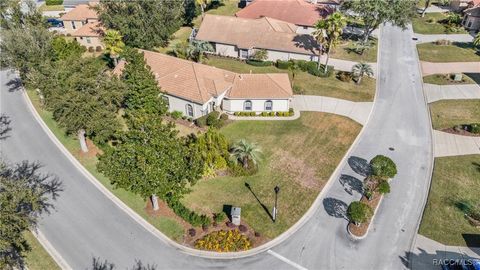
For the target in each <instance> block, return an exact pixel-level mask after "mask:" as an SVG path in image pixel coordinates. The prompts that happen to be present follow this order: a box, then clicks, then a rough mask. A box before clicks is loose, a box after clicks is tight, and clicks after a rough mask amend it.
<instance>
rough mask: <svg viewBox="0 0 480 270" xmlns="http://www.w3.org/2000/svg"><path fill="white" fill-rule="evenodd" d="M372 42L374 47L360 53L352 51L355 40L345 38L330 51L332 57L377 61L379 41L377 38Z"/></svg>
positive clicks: (356, 60) (358, 60) (357, 60)
mask: <svg viewBox="0 0 480 270" xmlns="http://www.w3.org/2000/svg"><path fill="white" fill-rule="evenodd" d="M371 42H372V43H373V45H372V47H371V48H370V49H369V50H366V51H365V52H364V53H363V54H362V55H360V54H358V53H356V52H354V51H352V48H354V41H353V40H343V41H341V42H340V44H339V45H338V46H337V47H336V48H335V49H334V51H332V53H330V57H332V58H336V59H342V60H350V61H355V62H377V49H378V42H377V40H376V39H374V40H371Z"/></svg>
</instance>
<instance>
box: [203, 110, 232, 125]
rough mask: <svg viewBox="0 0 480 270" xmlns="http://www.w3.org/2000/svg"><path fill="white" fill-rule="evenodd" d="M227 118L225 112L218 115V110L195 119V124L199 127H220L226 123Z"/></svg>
mask: <svg viewBox="0 0 480 270" xmlns="http://www.w3.org/2000/svg"><path fill="white" fill-rule="evenodd" d="M227 120H228V115H226V114H222V115H220V112H218V111H213V112H211V113H209V114H207V115H204V116H202V117H199V118H197V119H196V120H195V124H196V125H197V126H199V127H205V126H209V127H215V128H221V127H223V126H224V125H225V124H226V122H227Z"/></svg>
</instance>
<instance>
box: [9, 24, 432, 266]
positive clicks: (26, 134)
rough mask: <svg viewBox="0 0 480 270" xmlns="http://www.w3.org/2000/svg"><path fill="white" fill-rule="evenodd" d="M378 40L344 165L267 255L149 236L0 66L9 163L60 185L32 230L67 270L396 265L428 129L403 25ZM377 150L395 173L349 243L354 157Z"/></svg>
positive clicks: (425, 169)
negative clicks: (373, 214) (213, 254)
mask: <svg viewBox="0 0 480 270" xmlns="http://www.w3.org/2000/svg"><path fill="white" fill-rule="evenodd" d="M381 36H382V41H381V49H380V53H381V57H380V63H379V66H381V67H382V69H381V70H380V73H379V77H378V98H377V100H376V104H375V106H374V109H373V116H372V118H371V121H370V122H369V123H368V124H367V126H366V130H365V133H364V134H363V136H362V137H361V139H360V140H359V144H358V145H357V146H356V147H355V148H354V150H353V156H352V157H351V158H350V159H349V162H348V164H347V163H344V164H341V166H342V170H341V171H339V174H338V175H335V179H334V180H335V181H334V182H333V184H332V185H331V186H330V187H329V188H328V189H327V190H326V192H325V193H324V194H325V196H324V197H322V198H320V199H319V201H318V202H319V204H318V208H316V210H315V212H314V214H313V216H312V217H311V218H310V219H309V220H308V221H307V222H306V223H305V224H304V225H303V226H302V227H301V228H300V230H299V231H297V232H296V233H294V234H293V235H292V236H291V237H289V238H288V239H287V240H286V241H284V242H282V243H281V244H280V245H278V246H276V247H274V248H273V251H274V253H271V252H264V253H261V254H258V255H255V256H252V257H248V258H243V259H235V260H229V261H225V260H212V259H203V258H196V257H188V256H187V255H185V254H184V253H182V252H179V251H178V250H175V249H174V248H172V247H170V246H168V245H166V244H165V243H163V242H162V241H160V240H159V239H157V238H155V237H154V236H153V235H152V234H150V233H149V232H147V231H146V230H145V229H144V228H143V227H141V226H139V225H138V224H137V223H135V222H134V221H133V220H132V219H131V218H130V217H129V216H127V215H126V214H125V213H124V212H123V211H121V210H120V209H119V208H117V207H116V206H115V205H114V204H113V203H112V202H111V201H110V200H108V199H107V198H106V197H105V196H104V195H103V194H102V193H100V192H99V191H98V190H97V189H96V188H95V187H94V186H93V185H92V184H91V183H90V182H89V181H87V180H86V179H85V177H84V176H83V175H82V174H81V173H80V172H79V171H78V170H77V169H76V168H75V167H74V166H73V165H72V163H70V162H69V161H68V160H67V159H65V157H64V156H63V154H62V153H61V152H60V151H59V150H58V149H57V148H56V147H55V146H54V145H53V144H52V142H51V141H50V140H49V138H47V136H46V134H45V133H44V132H43V131H42V130H41V129H40V126H39V124H38V123H37V122H36V121H35V120H34V119H33V117H32V114H31V113H30V112H29V111H28V109H27V107H26V104H25V101H24V100H23V98H22V95H21V92H20V91H9V90H8V89H9V88H11V87H10V86H7V83H8V81H9V79H11V78H12V77H11V76H10V77H9V76H7V74H6V73H5V72H3V71H2V72H1V74H0V76H1V77H0V79H1V88H2V89H1V91H0V95H1V96H0V100H1V102H0V111H1V112H5V113H7V114H8V115H9V116H10V117H11V120H12V124H11V128H12V130H11V132H10V137H9V138H7V139H6V140H2V141H0V147H1V150H2V153H3V154H4V155H5V156H6V157H8V158H9V159H10V160H12V161H18V160H22V159H29V160H39V161H41V162H42V163H43V164H45V170H47V171H50V172H54V173H55V174H57V175H58V176H59V177H60V178H61V180H62V181H63V183H64V186H65V191H64V192H63V194H62V196H61V197H60V199H59V200H58V202H57V203H56V205H57V211H56V212H54V213H52V214H51V215H50V216H47V217H46V218H44V220H43V221H42V222H41V224H40V227H39V229H40V231H41V232H42V233H43V234H44V235H45V236H46V238H47V239H48V240H49V241H50V242H51V244H52V245H53V246H54V247H55V248H56V249H57V250H58V251H59V252H60V253H61V255H62V256H63V257H64V259H65V260H66V261H67V262H68V264H69V265H70V266H71V267H72V268H74V269H85V268H87V267H88V266H89V265H90V262H91V260H92V258H93V257H94V256H100V257H102V258H103V259H108V260H109V261H112V262H115V263H116V264H117V266H118V267H119V268H120V269H124V268H126V267H128V266H130V265H131V264H132V262H133V261H134V259H140V260H142V261H143V262H146V263H155V264H157V265H158V266H159V268H160V269H207V268H208V269H212V268H217V269H220V268H230V269H264V270H266V269H294V268H295V267H294V266H297V267H296V268H298V266H299V265H300V266H303V267H306V268H308V269H401V268H404V265H405V264H404V263H405V262H404V260H403V259H402V258H403V257H404V256H406V255H408V252H409V250H410V248H411V246H412V243H413V240H414V236H415V235H416V226H417V222H418V221H419V219H420V216H421V213H422V210H423V206H424V202H425V199H426V196H427V193H428V186H429V180H428V179H429V175H430V166H431V163H432V150H431V135H430V129H429V126H430V124H429V121H428V118H427V109H426V105H425V103H424V98H423V95H422V91H421V77H420V75H419V74H420V72H419V67H418V59H417V57H416V53H415V47H414V45H413V44H412V42H411V37H412V32H411V30H409V31H401V30H400V29H398V28H393V27H390V26H387V27H384V29H383V30H382V35H381ZM389 147H394V148H395V150H394V151H390V150H388V148H389ZM376 154H387V155H389V156H391V157H392V158H393V159H394V160H395V162H396V163H397V165H398V169H399V174H398V176H397V177H396V178H395V179H394V180H393V182H392V193H391V194H389V195H388V196H387V197H386V198H385V200H383V203H382V204H381V206H380V209H379V211H378V215H377V218H376V219H375V220H374V222H373V224H372V228H371V231H370V234H369V236H368V238H367V239H364V240H363V241H360V242H355V241H351V240H349V239H348V237H347V235H346V230H345V228H346V225H347V221H346V220H345V219H344V218H342V217H343V216H344V215H345V213H344V211H345V208H346V205H347V204H349V203H350V202H351V201H352V200H355V199H358V198H359V197H360V194H359V193H358V192H357V191H356V190H358V186H359V183H360V182H359V181H360V180H361V179H362V176H361V174H363V172H362V171H363V170H362V164H363V160H362V159H366V160H369V159H370V158H372V157H373V156H374V155H376ZM352 168H355V169H354V170H353V169H352ZM355 172H359V173H360V174H356V173H355ZM340 174H341V175H340ZM272 254H273V255H272ZM274 255H276V256H274ZM279 256H280V257H279ZM407 264H408V263H407Z"/></svg>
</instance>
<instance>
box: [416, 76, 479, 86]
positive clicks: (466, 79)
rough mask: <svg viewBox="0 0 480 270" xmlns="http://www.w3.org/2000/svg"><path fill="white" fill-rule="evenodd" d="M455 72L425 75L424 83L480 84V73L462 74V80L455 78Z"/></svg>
mask: <svg viewBox="0 0 480 270" xmlns="http://www.w3.org/2000/svg"><path fill="white" fill-rule="evenodd" d="M453 75H454V74H433V75H428V76H425V77H423V82H424V83H430V84H437V85H447V84H480V73H467V74H465V73H464V74H462V75H463V76H462V80H461V81H458V82H457V81H454V80H453Z"/></svg>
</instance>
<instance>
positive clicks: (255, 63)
mask: <svg viewBox="0 0 480 270" xmlns="http://www.w3.org/2000/svg"><path fill="white" fill-rule="evenodd" d="M245 62H246V63H247V64H249V65H251V66H256V67H267V66H271V65H273V62H272V61H259V60H254V59H248V60H247V61H245Z"/></svg>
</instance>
